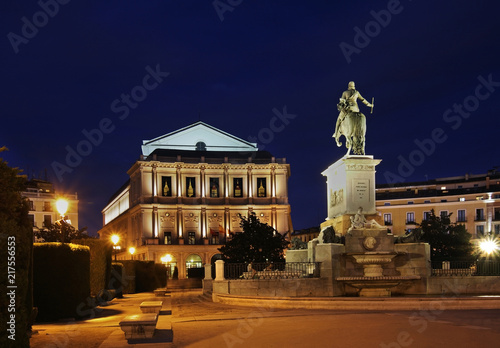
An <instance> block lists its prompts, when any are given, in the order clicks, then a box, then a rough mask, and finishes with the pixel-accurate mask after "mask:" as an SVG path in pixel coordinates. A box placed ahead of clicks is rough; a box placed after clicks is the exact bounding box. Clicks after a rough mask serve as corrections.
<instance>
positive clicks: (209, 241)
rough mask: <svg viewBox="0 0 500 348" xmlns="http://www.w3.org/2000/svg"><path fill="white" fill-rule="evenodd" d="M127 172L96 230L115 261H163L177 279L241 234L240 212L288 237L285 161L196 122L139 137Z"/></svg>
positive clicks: (212, 256)
mask: <svg viewBox="0 0 500 348" xmlns="http://www.w3.org/2000/svg"><path fill="white" fill-rule="evenodd" d="M127 174H128V175H129V177H130V179H129V181H128V182H127V183H126V184H125V185H124V186H123V187H122V188H121V189H120V190H119V191H118V192H117V193H116V194H115V195H114V196H113V197H112V198H111V200H110V202H109V203H108V205H107V206H106V207H105V208H104V209H103V210H102V214H103V228H102V229H101V230H100V231H99V235H100V237H101V238H110V236H111V235H112V234H118V235H119V236H120V240H121V242H120V246H121V250H122V252H120V253H118V255H117V258H118V259H131V258H135V259H141V260H153V261H155V262H156V263H167V262H168V269H170V270H171V271H172V272H173V270H174V268H175V267H177V270H178V275H179V278H185V277H187V276H188V269H189V268H192V267H196V268H198V267H202V265H203V264H206V263H211V262H213V261H214V260H215V259H216V258H217V257H218V254H219V252H218V250H217V249H218V248H220V246H221V245H222V244H224V243H225V242H226V240H227V239H228V238H230V232H233V233H236V232H241V227H240V221H241V220H240V217H239V216H240V214H241V215H242V216H248V215H249V214H250V213H252V212H254V213H255V214H256V215H257V217H258V218H259V219H260V221H261V222H264V223H267V224H269V225H270V226H272V227H273V228H275V229H276V230H277V231H278V232H279V233H281V234H286V235H287V236H289V235H290V233H291V229H292V227H291V226H292V224H291V218H290V205H289V203H288V178H289V176H290V166H289V164H287V163H286V161H285V159H278V158H275V157H273V156H272V155H271V154H269V153H268V152H266V151H258V149H257V145H256V144H252V143H249V142H246V141H244V140H242V139H239V138H237V137H235V136H233V135H231V134H228V133H226V132H223V131H221V130H219V129H217V128H215V127H212V126H210V125H208V124H205V123H203V122H197V123H194V124H192V125H190V126H188V127H185V128H182V129H180V130H178V131H175V132H172V133H168V134H166V135H163V136H161V137H158V138H155V139H152V140H145V141H144V142H143V146H142V155H141V158H140V159H139V160H138V161H137V162H135V163H134V164H133V165H132V167H131V168H130V169H129V170H128V172H127ZM130 247H133V248H135V253H134V254H133V255H131V254H129V253H127V252H126V250H128V249H129V248H130ZM167 255H169V258H168V259H167V258H165V256H167ZM166 260H168V261H166Z"/></svg>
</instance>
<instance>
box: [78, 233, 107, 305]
mask: <svg viewBox="0 0 500 348" xmlns="http://www.w3.org/2000/svg"><path fill="white" fill-rule="evenodd" d="M72 243H73V244H80V245H86V246H88V247H89V248H90V294H91V295H92V296H97V295H98V294H99V292H100V291H101V290H103V289H107V287H108V283H109V280H110V278H109V277H110V274H111V254H112V252H113V247H112V245H111V244H110V243H109V242H108V241H106V240H102V239H94V238H86V239H78V240H74V241H73V242H72Z"/></svg>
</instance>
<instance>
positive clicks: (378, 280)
mask: <svg viewBox="0 0 500 348" xmlns="http://www.w3.org/2000/svg"><path fill="white" fill-rule="evenodd" d="M418 279H420V276H381V277H337V278H336V280H337V281H339V282H342V283H345V284H347V285H349V286H352V287H353V288H356V289H359V296H360V297H390V296H391V288H394V287H396V286H398V285H399V284H401V283H402V282H407V281H411V280H418Z"/></svg>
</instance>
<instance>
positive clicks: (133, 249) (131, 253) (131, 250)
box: [128, 247, 135, 260]
mask: <svg viewBox="0 0 500 348" xmlns="http://www.w3.org/2000/svg"><path fill="white" fill-rule="evenodd" d="M128 252H129V253H130V259H131V260H133V259H134V253H135V248H134V247H130V248H128Z"/></svg>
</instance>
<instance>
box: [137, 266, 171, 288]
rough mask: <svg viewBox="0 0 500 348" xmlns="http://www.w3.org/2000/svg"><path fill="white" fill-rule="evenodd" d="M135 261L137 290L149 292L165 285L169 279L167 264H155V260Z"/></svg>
mask: <svg viewBox="0 0 500 348" xmlns="http://www.w3.org/2000/svg"><path fill="white" fill-rule="evenodd" d="M134 262H135V292H148V291H154V290H156V289H158V288H164V287H165V283H166V280H167V268H166V267H165V265H160V264H155V263H154V261H134Z"/></svg>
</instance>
